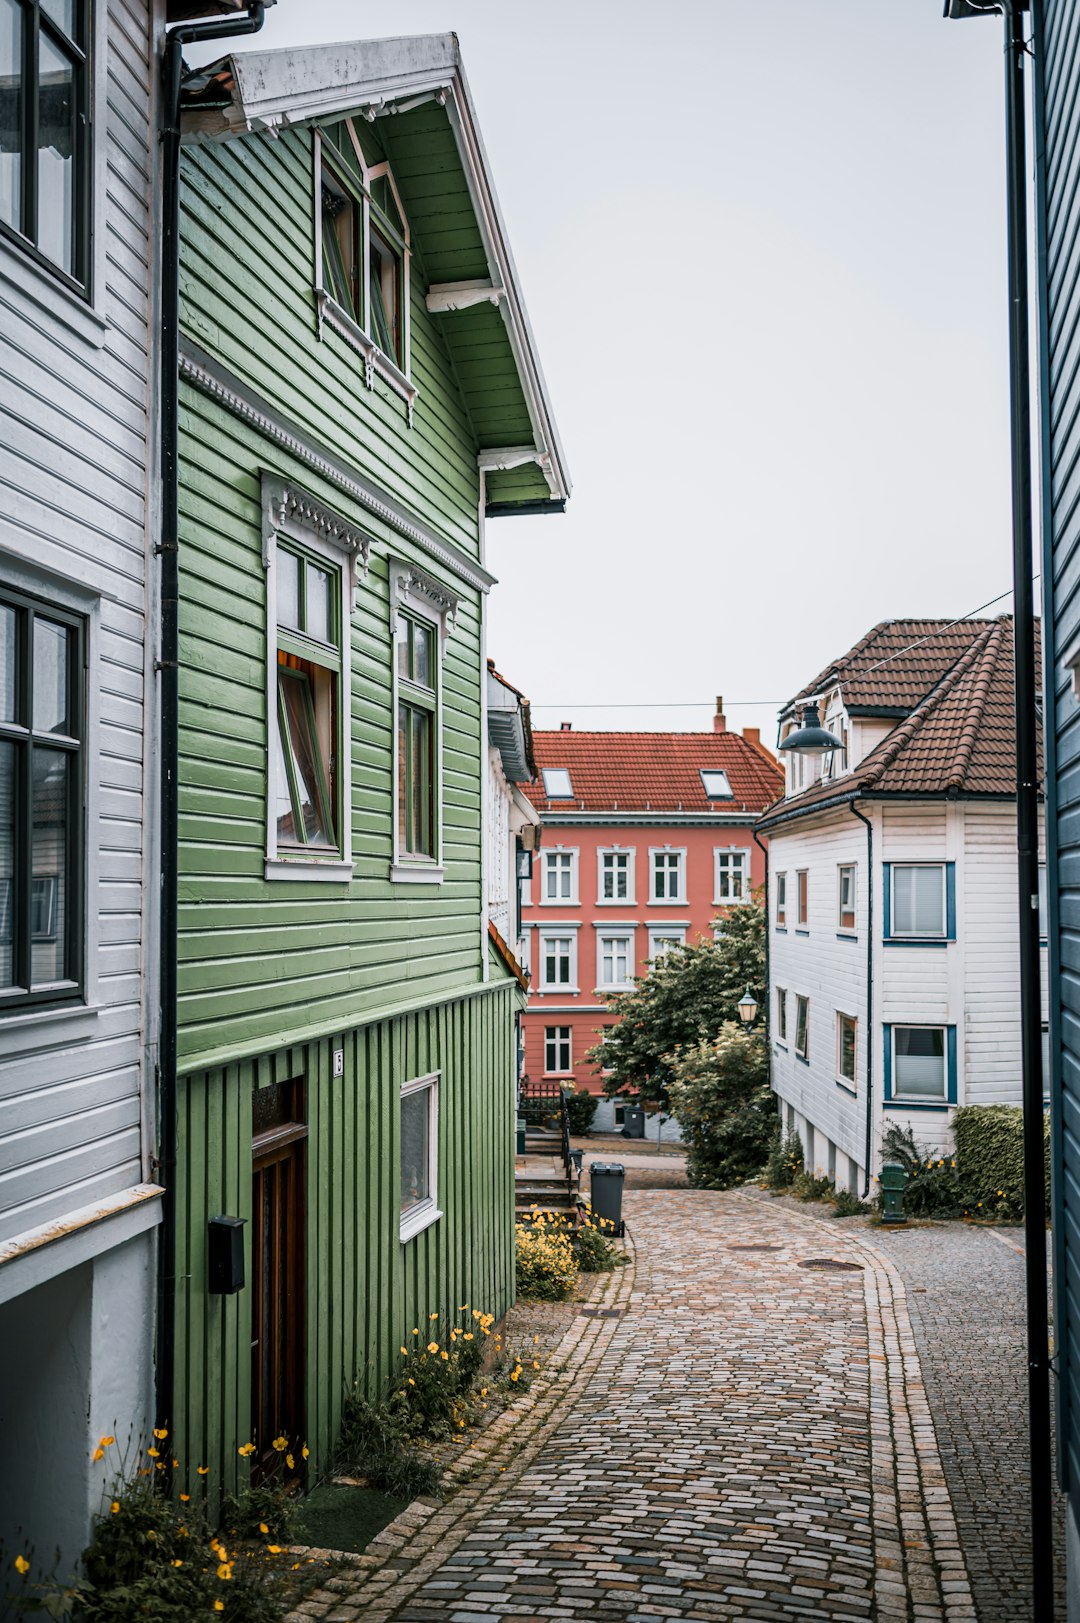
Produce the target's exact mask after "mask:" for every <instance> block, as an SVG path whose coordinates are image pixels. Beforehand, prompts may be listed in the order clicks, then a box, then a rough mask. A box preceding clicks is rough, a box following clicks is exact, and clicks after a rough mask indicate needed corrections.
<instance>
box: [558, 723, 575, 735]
mask: <svg viewBox="0 0 1080 1623" xmlns="http://www.w3.org/2000/svg"><path fill="white" fill-rule="evenodd" d="M573 725H574V724H573V722H572V721H560V723H559V731H560V733H568V732H569V731H570V729H571V727H572V726H573Z"/></svg>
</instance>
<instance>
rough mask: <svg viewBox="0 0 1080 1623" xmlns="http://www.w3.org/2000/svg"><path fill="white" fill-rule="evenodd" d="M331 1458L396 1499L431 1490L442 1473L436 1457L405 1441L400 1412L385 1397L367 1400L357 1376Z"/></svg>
mask: <svg viewBox="0 0 1080 1623" xmlns="http://www.w3.org/2000/svg"><path fill="white" fill-rule="evenodd" d="M334 1463H335V1465H336V1467H337V1469H338V1470H339V1471H346V1472H348V1473H349V1474H350V1475H355V1476H362V1477H366V1478H367V1480H368V1481H369V1482H370V1484H371V1486H372V1487H373V1488H376V1489H378V1491H379V1492H380V1493H385V1494H389V1495H390V1496H391V1497H392V1498H395V1499H415V1498H417V1497H418V1496H419V1495H420V1494H431V1493H435V1492H436V1490H437V1489H438V1486H439V1476H440V1474H441V1473H440V1471H439V1467H438V1465H437V1463H436V1462H435V1460H433V1459H431V1458H430V1457H429V1456H428V1455H426V1454H421V1453H420V1452H419V1450H418V1449H416V1448H414V1447H413V1446H412V1444H411V1443H410V1442H409V1440H408V1438H407V1437H406V1435H405V1429H404V1421H403V1418H402V1416H401V1415H400V1414H395V1413H394V1411H393V1410H392V1409H391V1408H390V1405H389V1404H388V1403H386V1402H385V1400H384V1401H383V1402H382V1403H371V1402H370V1401H369V1400H368V1399H367V1398H366V1397H365V1396H364V1394H363V1392H362V1391H361V1389H360V1386H359V1383H358V1382H354V1383H353V1385H352V1387H351V1388H350V1389H349V1391H348V1392H347V1393H346V1395H345V1403H344V1405H343V1408H342V1413H341V1430H340V1432H339V1434H338V1442H337V1448H336V1449H335V1451H334Z"/></svg>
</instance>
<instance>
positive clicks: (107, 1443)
mask: <svg viewBox="0 0 1080 1623" xmlns="http://www.w3.org/2000/svg"><path fill="white" fill-rule="evenodd" d="M115 1441H116V1438H115V1437H99V1438H98V1447H99V1448H111V1447H112V1445H113V1444H114V1443H115Z"/></svg>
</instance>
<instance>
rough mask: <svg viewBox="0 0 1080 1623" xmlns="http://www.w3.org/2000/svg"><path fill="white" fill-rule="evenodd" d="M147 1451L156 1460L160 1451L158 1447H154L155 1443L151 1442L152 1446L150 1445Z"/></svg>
mask: <svg viewBox="0 0 1080 1623" xmlns="http://www.w3.org/2000/svg"><path fill="white" fill-rule="evenodd" d="M146 1452H147V1453H148V1454H149V1456H150V1458H151V1459H152V1460H156V1459H157V1457H158V1451H157V1449H156V1448H155V1447H154V1446H153V1444H151V1445H150V1447H149V1448H148V1449H147V1450H146Z"/></svg>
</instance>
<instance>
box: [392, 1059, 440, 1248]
mask: <svg viewBox="0 0 1080 1623" xmlns="http://www.w3.org/2000/svg"><path fill="white" fill-rule="evenodd" d="M398 1146H399V1147H398V1162H399V1167H400V1173H401V1218H400V1226H399V1232H400V1238H401V1239H402V1240H403V1241H404V1240H410V1239H412V1237H413V1235H414V1234H419V1232H420V1230H421V1229H426V1228H427V1227H429V1225H430V1224H432V1223H434V1222H436V1221H437V1220H438V1219H439V1218H440V1217H441V1216H442V1212H441V1211H440V1210H439V1189H438V1171H439V1073H438V1072H437V1071H434V1072H432V1073H431V1074H430V1075H428V1076H418V1077H415V1078H414V1079H413V1080H412V1081H411V1082H403V1083H402V1086H401V1099H400V1103H399V1132H398Z"/></svg>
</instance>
